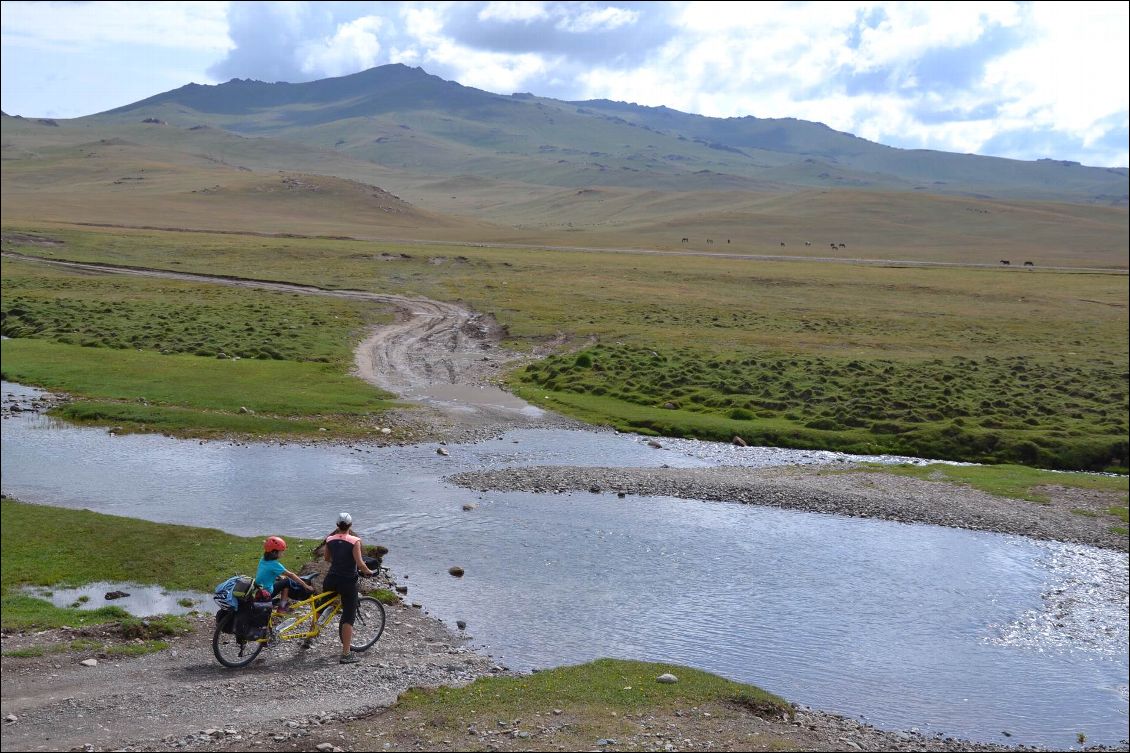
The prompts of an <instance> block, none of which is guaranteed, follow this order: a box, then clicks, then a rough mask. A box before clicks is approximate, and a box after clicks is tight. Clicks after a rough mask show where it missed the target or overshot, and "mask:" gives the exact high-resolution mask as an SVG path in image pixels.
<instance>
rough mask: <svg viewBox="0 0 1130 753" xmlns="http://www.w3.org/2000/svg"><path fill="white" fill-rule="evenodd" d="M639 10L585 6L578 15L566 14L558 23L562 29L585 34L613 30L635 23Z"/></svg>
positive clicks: (558, 26)
mask: <svg viewBox="0 0 1130 753" xmlns="http://www.w3.org/2000/svg"><path fill="white" fill-rule="evenodd" d="M639 15H640V14H639V11H634V10H624V9H623V8H614V7H611V6H609V7H605V8H584V9H583V10H582V11H581V12H580V13H578V14H576V15H565V16H564V17H562V18H561V19H560V20H559V21H558V22H557V24H556V26H557V28H558V29H560V30H561V31H568V32H572V33H574V34H584V33H586V32H592V31H611V30H612V29H618V28H620V27H621V26H628V25H630V24H634V23H635V22H636V20H637V19H638V18H639Z"/></svg>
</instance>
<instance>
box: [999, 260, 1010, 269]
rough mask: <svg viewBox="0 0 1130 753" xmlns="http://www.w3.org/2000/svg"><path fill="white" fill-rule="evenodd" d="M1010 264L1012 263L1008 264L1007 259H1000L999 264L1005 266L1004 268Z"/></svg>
mask: <svg viewBox="0 0 1130 753" xmlns="http://www.w3.org/2000/svg"><path fill="white" fill-rule="evenodd" d="M1011 263H1012V262H1010V261H1009V260H1008V259H1001V264H1003V265H1004V266H1006V267H1007V266H1008V265H1009V264H1011Z"/></svg>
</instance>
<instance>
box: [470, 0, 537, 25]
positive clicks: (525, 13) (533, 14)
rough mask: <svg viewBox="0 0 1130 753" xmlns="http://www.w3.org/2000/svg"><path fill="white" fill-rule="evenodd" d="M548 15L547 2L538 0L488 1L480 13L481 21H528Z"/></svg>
mask: <svg viewBox="0 0 1130 753" xmlns="http://www.w3.org/2000/svg"><path fill="white" fill-rule="evenodd" d="M547 16H548V13H546V10H545V3H538V2H493V3H487V4H486V5H485V6H484V7H483V9H482V10H480V11H479V14H478V18H479V20H480V21H522V22H526V23H528V22H530V21H536V20H539V19H543V18H546V17H547Z"/></svg>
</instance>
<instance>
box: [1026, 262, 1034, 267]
mask: <svg viewBox="0 0 1130 753" xmlns="http://www.w3.org/2000/svg"><path fill="white" fill-rule="evenodd" d="M1024 266H1026V267H1034V266H1036V265H1035V264H1033V263H1032V262H1030V261H1026V262H1024Z"/></svg>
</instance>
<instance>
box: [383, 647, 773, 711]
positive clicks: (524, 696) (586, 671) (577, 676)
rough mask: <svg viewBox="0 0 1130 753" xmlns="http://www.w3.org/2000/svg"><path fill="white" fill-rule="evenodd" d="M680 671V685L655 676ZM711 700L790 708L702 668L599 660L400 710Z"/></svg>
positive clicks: (426, 695) (405, 697)
mask: <svg viewBox="0 0 1130 753" xmlns="http://www.w3.org/2000/svg"><path fill="white" fill-rule="evenodd" d="M668 672H669V673H672V674H674V675H675V676H676V677H678V680H679V681H678V682H677V683H674V684H670V685H667V684H662V683H658V682H656V680H655V678H656V677H658V676H659V675H661V674H664V673H668ZM710 701H732V702H735V703H739V704H742V705H745V706H748V707H750V708H754V709H759V710H762V711H770V710H775V711H776V712H777V713H791V709H790V706H789V704H788V703H787V702H786V701H785V700H784V699H782V698H779V697H778V696H775V695H773V694H772V693H768V692H766V691H764V690H762V689H760V688H758V687H755V686H753V685H746V684H742V683H738V682H733V681H731V680H726V679H724V678H721V677H718V676H717V675H712V674H710V673H708V672H703V671H701V670H696V669H691V668H689V667H682V666H677V665H671V664H654V663H648V662H639V661H624V660H619V659H599V660H597V661H594V662H590V663H589V664H582V665H579V666H572V667H559V668H556V669H551V670H546V671H541V672H535V673H534V674H532V675H528V676H521V677H486V678H480V679H478V680H475V682H473V683H471V684H470V685H467V686H466V687H462V688H451V687H441V688H436V689H419V688H414V689H411V690H408V691H406V692H404V693H403V694H401V696H400V699H399V700H398V702H397V709H398V710H399V711H402V712H405V713H407V712H409V711H413V710H418V711H423V712H425V713H432V712H438V711H443V712H444V714H445V715H448V716H460V717H463V718H464V719H465V718H467V717H468V716H470V714H471V713H472V712H474V713H475V715H476V717H477V718H478V719H479V721H480V722H483V721H486V720H488V719H491V718H492V717H496V718H499V719H507V720H510V719H518V718H522V717H523V716H527V715H531V714H532V713H533V712H535V711H541V710H543V709H546V708H559V709H562V710H565V711H568V712H569V713H570V714H573V715H578V714H590V715H595V714H601V713H603V714H605V715H606V712H608V711H616V712H618V713H635V712H640V711H644V710H649V709H659V708H670V707H674V706H676V705H678V706H680V707H684V706H687V705H696V704H701V703H707V702H710Z"/></svg>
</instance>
